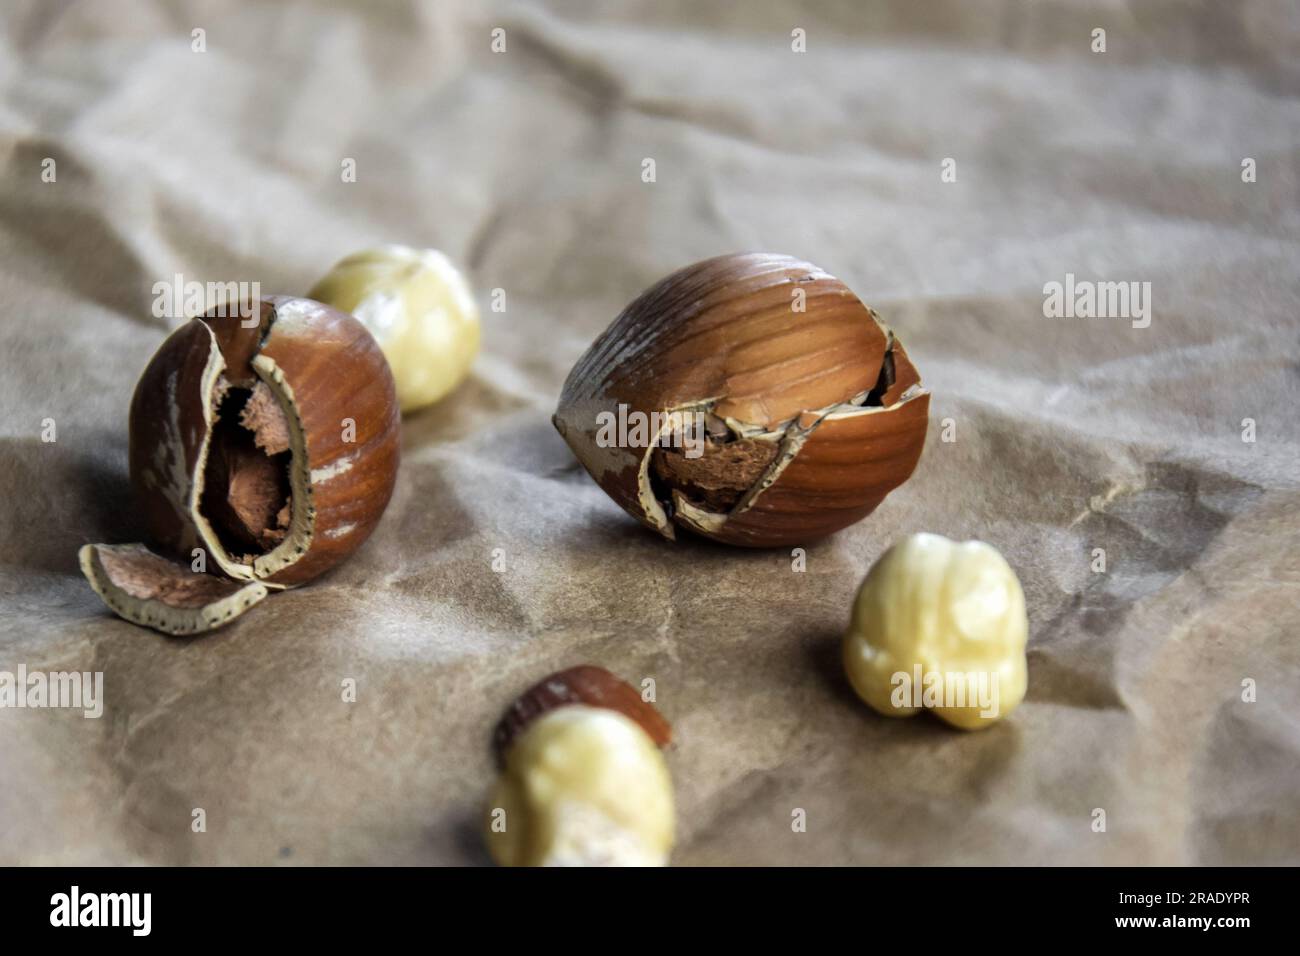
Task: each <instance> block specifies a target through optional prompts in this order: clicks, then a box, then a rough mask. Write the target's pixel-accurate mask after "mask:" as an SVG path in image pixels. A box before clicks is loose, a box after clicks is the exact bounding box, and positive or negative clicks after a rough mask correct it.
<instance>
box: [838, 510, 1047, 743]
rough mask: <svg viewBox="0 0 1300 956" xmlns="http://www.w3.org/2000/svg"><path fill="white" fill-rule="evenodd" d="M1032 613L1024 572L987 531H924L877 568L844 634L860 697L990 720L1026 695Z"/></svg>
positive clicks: (970, 724) (896, 707)
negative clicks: (954, 537) (953, 536)
mask: <svg viewBox="0 0 1300 956" xmlns="http://www.w3.org/2000/svg"><path fill="white" fill-rule="evenodd" d="M1028 636H1029V620H1028V618H1027V616H1026V614H1025V595H1024V592H1023V591H1022V590H1021V588H1020V581H1019V580H1018V579H1017V578H1016V573H1015V572H1014V571H1013V570H1011V566H1010V565H1009V564H1007V562H1006V559H1005V558H1003V557H1002V555H1001V554H999V553H998V551H997V549H995V548H993V547H992V546H990V545H987V544H985V543H984V542H982V541H963V542H960V543H958V542H956V541H950V540H949V539H947V538H945V537H942V536H941V535H937V534H914V535H912V536H911V537H909V538H905V539H904V540H902V541H900V542H899V543H897V544H895V545H894V546H893V547H892V548H890V549H889V550H888V551H887V552H885V554H884V555H882V556H881V558H880V560H878V561H877V562H876V563H875V565H873V566H872V568H871V570H870V571H869V572H868V573H867V576H866V579H865V580H863V582H862V587H861V588H859V590H858V596H857V598H856V600H855V601H854V604H853V616H852V620H851V621H850V623H849V630H848V634H847V635H845V638H844V670H845V672H846V673H847V674H848V678H849V682H850V683H851V684H852V685H853V689H854V690H855V691H857V694H858V696H859V697H861V698H862V699H863V700H864V701H866V702H867V703H868V704H869V705H871V707H872V708H874V709H875V710H877V711H879V712H880V713H882V714H885V715H887V716H890V717H909V716H911V715H912V714H914V713H916V712H917V711H918V710H921V709H930V710H933V711H934V712H935V713H936V714H937V715H938V716H939V717H942V718H943V719H944V720H946V721H947V722H948V723H950V724H953V725H954V726H957V727H961V728H963V729H966V730H975V729H978V728H981V727H987V726H990V725H991V724H993V723H994V722H996V721H997V720H999V719H1000V718H1002V717H1005V716H1006V715H1007V714H1009V713H1011V711H1012V710H1013V709H1015V707H1016V705H1018V704H1019V703H1020V702H1021V701H1022V700H1023V699H1024V696H1025V686H1026V680H1027V672H1026V662H1025V642H1026V640H1027V639H1028Z"/></svg>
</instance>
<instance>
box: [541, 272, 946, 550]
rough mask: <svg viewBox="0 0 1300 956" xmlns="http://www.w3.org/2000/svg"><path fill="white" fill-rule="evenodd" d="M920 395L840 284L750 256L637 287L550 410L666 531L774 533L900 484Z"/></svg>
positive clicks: (923, 405)
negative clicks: (638, 291) (637, 291)
mask: <svg viewBox="0 0 1300 956" xmlns="http://www.w3.org/2000/svg"><path fill="white" fill-rule="evenodd" d="M929 398H930V396H929V392H928V391H926V389H925V388H924V387H923V386H922V384H921V379H920V375H919V374H918V373H917V371H916V368H915V366H913V364H912V363H911V361H910V360H909V359H908V357H907V353H906V352H905V351H904V349H903V346H902V343H901V342H899V341H898V339H897V337H896V336H895V335H894V334H893V332H892V331H891V330H890V329H889V328H887V327H886V326H885V325H883V324H882V323H881V322H880V320H879V318H878V317H877V315H876V313H875V312H874V311H873V310H872V309H870V308H869V307H868V306H866V305H864V304H863V303H862V302H861V300H859V299H858V297H857V296H856V295H854V294H853V292H852V291H851V290H850V289H849V288H848V287H847V286H845V285H844V283H842V282H840V281H839V280H838V279H836V278H835V277H834V276H831V275H829V274H827V273H826V272H825V271H823V270H822V269H819V268H818V267H817V266H814V265H812V264H811V263H808V262H804V261H801V260H799V259H795V258H792V257H790V256H785V255H773V254H765V253H745V254H736V255H728V256H721V257H718V258H715V259H708V260H705V261H703V262H699V263H696V264H695V265H692V266H688V267H687V268H685V269H682V270H680V271H678V272H675V273H673V274H672V275H670V276H668V277H667V278H665V279H663V280H661V281H660V282H658V283H657V284H655V285H654V286H652V287H651V288H649V289H647V290H646V291H645V292H644V293H642V294H641V295H640V296H638V297H637V298H636V300H635V301H633V302H632V303H631V304H630V305H629V306H628V307H627V308H626V309H624V310H623V312H622V313H621V314H620V315H619V316H618V318H616V319H615V320H614V323H613V324H612V325H611V326H610V327H609V328H608V329H606V330H605V332H604V333H603V334H602V335H601V336H600V337H599V338H598V339H596V341H595V342H594V343H593V344H592V346H591V348H590V349H588V350H587V352H586V354H584V355H583V356H582V358H581V359H579V361H578V363H577V365H575V366H574V368H573V371H572V372H570V374H569V377H568V379H567V381H566V382H565V384H564V389H563V392H562V394H561V397H560V403H559V407H558V408H557V410H556V413H555V417H554V422H555V426H556V428H557V429H558V430H559V432H560V434H561V435H562V436H564V439H565V441H566V442H567V443H568V444H569V447H570V448H571V449H572V450H573V452H574V454H575V455H576V456H577V458H578V460H579V461H580V462H581V463H582V464H583V466H584V467H585V468H586V469H587V471H588V472H589V473H590V474H591V476H592V477H593V478H594V479H595V480H596V482H597V484H599V485H600V487H601V488H602V489H604V490H605V492H606V493H607V494H608V495H609V496H610V497H611V498H613V499H614V501H615V502H617V503H618V504H619V505H620V506H621V507H622V508H623V509H624V510H625V511H627V512H628V513H629V514H631V515H632V516H633V517H635V518H637V519H638V520H639V521H641V522H642V523H643V524H645V525H647V526H648V527H650V528H653V529H654V530H656V531H658V532H659V533H660V534H662V535H664V536H665V537H667V538H670V539H672V538H675V537H676V531H677V529H679V528H685V529H688V530H690V531H693V532H695V533H697V534H701V535H703V536H705V537H707V538H711V539H713V540H715V541H721V542H724V543H727V544H734V545H742V546H749V547H775V546H789V545H797V544H803V543H807V542H809V541H811V540H813V539H815V538H818V537H822V536H824V535H827V534H831V533H833V532H835V531H838V530H840V529H842V528H845V527H847V526H849V525H851V524H853V523H855V522H857V521H860V520H861V519H862V518H864V517H866V516H867V515H868V514H870V513H871V512H872V511H873V510H874V509H875V508H876V507H877V506H878V505H879V504H880V502H881V501H882V500H884V498H885V496H886V495H887V494H889V492H890V491H892V490H893V489H895V488H897V487H898V486H899V485H901V484H902V483H903V482H904V481H906V480H907V478H908V477H910V476H911V474H912V472H913V470H914V469H915V468H916V464H917V461H918V460H919V458H920V456H921V449H922V447H923V446H924V443H925V433H926V427H927V422H928V415H929ZM642 423H644V427H641V428H638V426H639V425H641V424H642Z"/></svg>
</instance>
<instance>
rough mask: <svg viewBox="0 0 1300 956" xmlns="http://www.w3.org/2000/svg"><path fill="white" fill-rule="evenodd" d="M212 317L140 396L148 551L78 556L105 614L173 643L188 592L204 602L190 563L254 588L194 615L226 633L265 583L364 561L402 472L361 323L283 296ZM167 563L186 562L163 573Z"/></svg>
mask: <svg viewBox="0 0 1300 956" xmlns="http://www.w3.org/2000/svg"><path fill="white" fill-rule="evenodd" d="M217 311H218V310H214V312H213V313H210V314H208V315H205V316H203V317H200V318H195V319H192V320H190V321H189V322H187V323H186V324H185V325H183V326H181V327H180V328H179V329H177V330H176V331H175V332H174V333H172V335H171V336H170V337H169V338H168V339H167V340H166V341H165V342H164V343H163V344H162V346H161V347H160V348H159V350H158V352H157V353H156V354H155V355H154V357H153V359H152V360H151V361H150V362H149V364H148V366H147V367H146V368H145V370H144V373H143V374H142V375H141V377H140V381H139V383H138V384H137V385H136V389H135V394H134V396H133V397H132V400H131V413H130V452H129V460H130V471H131V484H132V487H133V489H134V491H135V495H136V499H137V502H138V506H139V514H140V518H141V531H142V533H143V534H144V536H145V539H146V541H147V542H148V544H149V546H150V548H152V550H153V553H152V555H151V556H149V555H150V552H145V553H144V554H142V553H141V552H142V551H144V549H143V548H142V547H141V548H140V549H138V550H130V551H122V552H120V553H114V552H111V551H109V550H106V549H104V548H103V547H102V546H99V547H98V550H96V547H97V546H87V547H88V548H91V551H89V552H87V551H86V549H83V553H82V569H83V571H84V572H85V573H86V576H87V578H88V579H89V580H90V581H91V584H92V586H93V587H94V588H95V590H96V592H97V593H99V594H100V596H101V597H103V598H104V599H105V601H106V602H107V603H108V604H109V606H110V607H112V608H113V609H114V610H115V611H117V613H119V614H120V615H122V616H123V617H126V618H127V619H128V620H132V621H135V622H136V623H140V624H145V625H147V626H150V627H155V628H157V629H158V630H163V631H168V632H171V633H176V632H178V631H179V632H181V633H189V632H192V630H193V629H194V626H195V621H194V620H193V615H192V614H187V613H182V612H183V611H186V610H187V608H186V606H185V605H184V604H183V603H182V602H181V600H180V598H179V597H178V595H181V594H186V595H191V596H192V595H193V594H196V593H207V592H205V591H204V587H205V586H204V585H202V584H199V583H196V582H195V578H201V577H202V575H195V574H194V572H193V571H192V570H191V565H192V562H194V561H195V556H196V555H199V556H202V558H203V560H202V562H201V565H200V567H201V570H203V571H207V572H211V573H214V574H219V575H222V576H224V577H225V578H226V579H229V580H230V581H231V582H233V586H234V587H235V588H236V590H237V591H239V588H240V586H241V585H243V584H247V583H250V582H252V583H256V584H257V585H258V588H254V589H249V590H242V591H239V593H240V594H241V600H240V601H239V602H236V603H235V604H230V603H229V602H228V601H226V599H225V598H221V600H222V601H223V602H225V603H222V604H221V608H220V613H219V614H217V613H216V610H215V609H214V608H208V609H207V611H205V612H203V613H202V614H201V615H200V618H199V620H200V621H202V622H204V623H207V624H210V625H212V626H217V625H219V624H220V623H224V622H225V620H226V619H228V618H230V617H234V616H237V614H238V613H242V611H243V610H244V609H246V608H247V607H250V606H251V605H252V604H253V603H256V601H255V600H248V601H245V600H243V599H247V598H255V599H256V600H260V599H261V597H262V596H264V594H263V593H259V592H258V589H259V588H260V589H262V590H263V591H264V590H265V589H266V588H270V589H278V588H286V587H292V586H294V585H297V584H302V583H304V582H306V581H310V580H311V579H313V578H315V577H317V576H318V575H320V574H323V573H324V572H325V571H328V570H329V569H330V568H332V567H334V566H335V565H337V564H338V563H339V562H341V561H343V560H344V559H345V558H347V557H348V556H349V555H351V554H352V553H353V552H355V551H356V550H357V548H359V547H360V546H361V544H362V543H363V542H364V541H365V540H366V539H367V538H368V537H369V536H370V533H371V532H372V531H373V530H374V528H375V525H376V524H377V523H378V522H379V519H380V517H381V516H382V514H383V512H384V509H385V507H386V506H387V505H388V501H389V498H390V497H391V495H392V491H393V486H394V484H395V481H396V476H397V466H398V460H399V455H400V431H399V428H400V417H399V411H398V406H397V398H396V391H395V388H394V385H393V378H392V375H391V373H390V372H389V369H388V364H387V362H386V361H385V359H384V357H383V354H382V352H381V351H380V349H379V346H378V345H377V344H376V343H375V341H374V339H373V338H372V337H371V336H370V334H369V333H368V332H367V331H366V330H365V328H364V327H363V326H362V325H361V323H359V322H358V321H357V320H356V319H355V318H353V317H352V316H350V315H348V314H346V313H343V312H339V311H337V310H335V309H332V308H330V307H329V306H326V305H323V304H321V303H319V302H315V301H312V300H310V299H302V298H294V297H289V296H270V297H266V298H263V299H262V300H260V301H259V302H257V303H252V304H251V307H248V308H245V309H242V310H239V311H235V310H231V311H234V312H235V314H217ZM240 311H242V312H243V313H244V314H239V312H240ZM168 559H171V560H172V561H174V562H178V563H176V564H175V566H174V567H173V568H171V569H165V568H164V566H163V565H160V564H159V563H158V562H165V561H167V560H168ZM151 575H152V576H153V577H154V578H155V580H152V581H150V580H144V579H147V578H149V577H150V576H151ZM213 580H217V581H220V580H221V579H220V578H214V579H213ZM168 582H170V583H168ZM213 593H214V594H215V592H213ZM144 600H147V601H149V602H151V603H150V604H149V605H148V607H147V608H146V607H145V606H144V605H142V604H139V603H138V602H140V601H144ZM188 610H192V608H189V609H188ZM227 611H231V612H233V613H230V614H227V613H226V612H227ZM160 617H161V620H160ZM214 617H215V618H217V620H216V622H215V623H213V618H214Z"/></svg>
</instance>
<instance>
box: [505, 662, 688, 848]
mask: <svg viewBox="0 0 1300 956" xmlns="http://www.w3.org/2000/svg"><path fill="white" fill-rule="evenodd" d="M669 737H670V731H669V728H668V724H667V723H666V722H665V721H664V719H663V718H662V717H661V716H660V715H659V713H658V711H656V710H655V708H654V707H653V706H652V705H650V704H647V703H645V702H644V701H642V700H641V698H640V695H639V694H637V692H636V690H635V689H633V688H632V687H630V686H629V685H627V684H625V683H624V682H623V681H621V680H619V679H618V678H617V677H615V676H614V675H613V674H611V673H609V672H608V671H606V670H604V669H603V668H598V667H580V668H572V669H570V670H568V671H560V672H559V673H556V674H552V675H551V676H550V677H547V678H546V679H545V680H543V681H541V682H540V683H538V684H537V685H535V686H534V687H532V688H530V689H529V690H528V691H526V692H524V694H522V695H520V698H519V699H518V700H517V701H516V702H515V703H514V704H513V705H512V706H511V707H510V709H509V710H508V711H507V713H506V715H505V716H504V717H503V718H502V721H501V723H500V724H499V725H498V728H497V732H496V734H495V737H494V745H495V747H496V749H497V753H498V756H499V759H500V760H501V762H502V772H501V776H500V778H499V779H498V781H497V783H496V786H495V787H494V789H493V792H492V797H491V800H490V803H489V807H488V813H487V817H486V819H485V823H484V830H485V838H486V840H487V845H488V850H489V851H490V852H491V854H492V857H493V859H495V860H496V861H497V862H498V863H500V864H501V865H503V866H663V865H665V864H666V863H667V862H668V856H669V854H670V853H671V851H672V845H673V831H674V810H673V790H672V780H671V778H670V777H669V774H668V765H667V763H666V762H665V761H664V758H663V755H662V754H661V753H660V751H659V746H660V745H664V744H666V743H667V742H668V739H669Z"/></svg>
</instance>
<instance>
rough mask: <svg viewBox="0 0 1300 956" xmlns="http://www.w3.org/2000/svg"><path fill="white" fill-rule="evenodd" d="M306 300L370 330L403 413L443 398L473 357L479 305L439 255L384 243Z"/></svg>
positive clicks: (341, 267) (335, 272)
mask: <svg viewBox="0 0 1300 956" xmlns="http://www.w3.org/2000/svg"><path fill="white" fill-rule="evenodd" d="M308 295H309V296H310V297H311V298H313V299H317V300H318V301H320V302H324V303H326V304H327V305H332V306H333V307H334V308H336V309H340V310H342V311H344V312H350V313H351V314H352V315H354V316H356V317H357V319H358V321H360V322H361V324H362V325H364V326H365V327H366V328H367V329H369V330H370V334H371V335H373V336H374V337H375V340H376V341H377V342H378V343H379V347H380V348H381V349H383V352H384V356H385V357H386V358H387V359H388V364H389V366H390V367H391V368H392V370H393V378H394V380H395V381H396V383H397V398H398V401H399V403H400V404H401V406H402V411H403V412H411V411H415V410H416V409H420V408H424V407H425V406H427V405H432V404H433V403H434V402H436V401H438V400H439V399H441V398H443V397H444V396H445V395H447V393H449V392H450V391H451V390H452V389H454V388H455V387H456V386H457V385H459V384H460V383H461V382H462V381H463V380H464V379H465V376H467V375H468V374H469V370H470V366H471V365H472V364H473V362H474V356H475V355H477V354H478V347H479V314H478V306H477V305H475V303H474V296H473V295H472V294H471V292H470V288H469V283H468V282H466V281H465V277H464V276H463V275H461V273H460V272H459V271H458V270H457V269H456V267H455V266H454V265H452V263H451V260H450V259H448V258H447V257H446V256H445V255H443V254H442V253H441V252H438V251H437V250H434V249H415V248H412V247H411V246H400V245H386V246H378V247H376V248H374V249H366V250H363V251H361V252H357V253H354V254H353V255H350V256H348V257H347V258H346V259H343V260H341V261H340V262H338V263H336V264H335V265H334V267H333V268H332V269H330V271H329V272H328V273H326V275H325V276H324V277H323V278H322V279H321V280H320V281H319V282H317V283H316V285H315V287H314V288H313V289H312V290H311V292H309V293H308Z"/></svg>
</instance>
